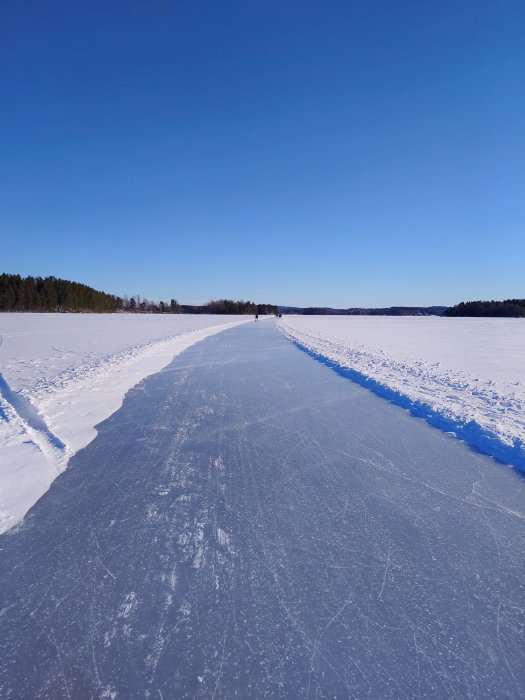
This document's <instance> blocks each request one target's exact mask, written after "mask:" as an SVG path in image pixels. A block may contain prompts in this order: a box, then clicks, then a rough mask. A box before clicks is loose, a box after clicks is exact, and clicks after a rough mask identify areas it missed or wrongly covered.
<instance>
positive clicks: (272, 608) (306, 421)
mask: <svg viewBox="0 0 525 700" xmlns="http://www.w3.org/2000/svg"><path fill="white" fill-rule="evenodd" d="M524 496H525V478H524V477H523V475H521V474H519V473H518V472H517V471H516V470H514V469H504V468H502V466H501V465H500V464H497V463H496V462H495V461H494V460H493V459H490V458H488V457H486V456H485V455H482V454H479V453H476V452H474V451H473V450H471V449H469V448H468V446H466V445H465V444H463V443H462V442H460V441H458V440H454V439H452V438H450V437H449V436H447V435H445V434H443V433H441V432H440V431H438V430H434V429H433V428H431V427H429V426H428V425H427V424H426V423H425V422H424V421H421V420H415V419H414V418H413V417H412V416H411V415H410V414H409V413H408V412H407V411H403V410H400V409H399V408H398V407H397V406H394V405H392V404H391V403H389V402H387V401H384V400H382V399H380V398H378V397H377V396H375V395H374V394H372V393H371V392H369V391H366V390H364V389H363V388H362V387H361V386H358V385H357V384H355V383H354V382H350V381H347V380H345V379H342V378H341V377H340V376H338V375H337V374H336V372H333V371H331V370H329V369H328V368H327V367H325V366H324V365H322V364H320V363H319V362H314V361H313V360H312V359H311V358H310V357H309V356H308V355H307V354H306V353H304V352H300V351H299V350H298V349H297V348H295V347H294V346H293V345H292V344H291V343H290V342H288V341H287V340H286V339H285V338H284V337H283V336H282V335H281V334H280V333H278V332H276V331H275V329H274V328H273V323H259V324H255V323H252V324H246V325H244V326H242V327H240V328H233V329H231V330H228V331H227V332H225V333H219V334H217V335H215V336H213V337H211V338H208V339H206V340H205V341H204V342H202V343H198V344H196V345H194V346H193V347H191V348H189V349H188V351H187V352H185V353H184V354H183V355H180V356H178V357H176V358H175V359H174V360H173V362H172V363H170V365H169V366H168V367H166V368H165V369H164V370H162V371H161V372H159V373H157V374H155V375H153V376H151V377H149V378H148V379H147V380H145V381H144V382H143V383H141V384H140V386H137V387H135V388H134V389H132V390H131V391H130V392H128V394H127V396H126V398H125V400H124V403H123V406H122V408H121V410H119V411H117V412H116V413H114V414H113V415H112V416H111V417H110V418H109V419H108V420H107V421H105V422H104V423H102V424H101V425H100V426H99V433H98V435H97V438H96V440H94V441H93V442H92V443H91V444H90V445H88V447H87V448H86V449H84V450H82V451H81V452H79V453H78V454H77V455H76V456H75V457H74V458H73V460H72V461H71V464H70V467H69V468H68V469H67V470H66V471H65V472H64V473H63V474H62V475H61V476H60V478H58V479H56V480H55V482H54V483H53V484H52V486H51V488H50V489H49V491H48V492H47V493H46V494H45V495H44V497H43V498H41V499H40V501H39V502H38V503H37V504H36V505H35V507H34V508H33V509H32V510H31V512H30V513H29V514H28V516H27V517H26V518H25V519H24V522H23V523H22V524H21V526H20V527H19V528H13V529H12V530H10V531H9V532H8V533H5V534H4V535H2V536H0V697H1V698H53V700H62V699H64V700H67V698H75V699H76V698H100V697H116V698H117V700H118V699H119V698H155V699H158V700H160V699H161V698H164V699H165V700H167V699H168V698H170V699H171V698H176V699H177V700H179V699H180V700H182V699H184V698H188V699H189V698H201V699H202V698H208V699H210V700H211V698H215V699H216V700H218V699H219V698H242V700H251V699H252V698H253V699H255V698H304V699H305V700H306V699H309V700H314V699H317V700H320V699H321V698H339V699H341V698H344V699H346V698H381V699H385V700H398V699H399V698H404V699H406V700H409V699H410V700H412V699H413V700H416V699H420V698H456V699H459V698H461V699H463V698H476V699H479V700H481V699H487V700H489V699H490V700H493V699H494V698H514V699H516V700H518V698H520V699H522V698H523V697H524V689H525V645H524V644H523V629H524V619H525V618H524V604H523V601H524V593H525V587H524V586H525V578H524V568H525V539H524V538H523V525H524V522H525V508H524V506H525V498H524Z"/></svg>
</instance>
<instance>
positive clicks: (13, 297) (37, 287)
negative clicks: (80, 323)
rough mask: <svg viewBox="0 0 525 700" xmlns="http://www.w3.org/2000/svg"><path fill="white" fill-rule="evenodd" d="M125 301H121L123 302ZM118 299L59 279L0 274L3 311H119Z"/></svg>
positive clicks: (1, 307) (0, 305)
mask: <svg viewBox="0 0 525 700" xmlns="http://www.w3.org/2000/svg"><path fill="white" fill-rule="evenodd" d="M120 302H122V300H120ZM118 303H119V300H118V298H117V297H114V296H112V295H111V294H105V293H104V292H98V291H97V290H96V289H92V288H91V287H88V286H87V285H85V284H79V283H78V282H69V281H68V280H61V279H57V278H56V277H45V278H42V277H20V275H8V274H5V273H3V274H2V275H0V311H96V312H98V313H104V312H108V311H116V310H117V308H118Z"/></svg>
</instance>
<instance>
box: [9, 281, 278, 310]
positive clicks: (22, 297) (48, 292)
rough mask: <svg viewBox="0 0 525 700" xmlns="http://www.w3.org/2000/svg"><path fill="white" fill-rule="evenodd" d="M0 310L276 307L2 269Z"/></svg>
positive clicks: (274, 308) (236, 308)
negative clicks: (152, 296)
mask: <svg viewBox="0 0 525 700" xmlns="http://www.w3.org/2000/svg"><path fill="white" fill-rule="evenodd" d="M0 311H36V312H46V311H47V312H60V311H62V312H66V311H68V312H69V311H72V312H96V313H111V312H113V313H114V312H118V311H123V312H129V313H149V314H151V313H157V314H158V313H161V314H162V313H170V314H180V313H183V314H184V313H186V314H256V313H258V314H260V315H265V314H276V313H277V307H276V306H274V305H272V304H255V303H254V302H252V301H243V300H241V301H233V300H231V299H219V300H216V301H210V302H208V303H207V304H203V305H201V306H191V305H188V304H179V302H178V301H177V300H176V299H171V300H170V301H169V302H165V301H159V302H158V303H157V302H155V301H150V300H149V299H146V298H144V297H140V296H139V295H136V296H132V297H128V296H122V297H119V296H114V295H112V294H106V293H105V292H99V291H97V290H96V289H93V288H92V287H88V286H87V285H85V284H79V283H78V282H70V281H68V280H62V279H58V278H56V277H45V278H42V277H21V276H20V275H9V274H6V273H3V274H1V275H0Z"/></svg>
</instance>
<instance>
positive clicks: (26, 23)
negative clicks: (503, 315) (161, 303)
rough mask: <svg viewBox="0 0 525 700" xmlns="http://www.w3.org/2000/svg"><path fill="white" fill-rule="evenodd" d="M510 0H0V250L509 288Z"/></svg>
mask: <svg viewBox="0 0 525 700" xmlns="http://www.w3.org/2000/svg"><path fill="white" fill-rule="evenodd" d="M524 73H525V4H524V3H523V2H522V1H521V0H519V2H518V1H514V0H506V1H505V2H494V1H493V0H490V1H488V0H472V1H466V0H454V1H449V0H440V1H439V2H434V1H432V0H429V1H428V2H415V1H411V2H407V1H404V0H399V2H391V0H388V1H387V0H384V1H380V0H375V1H374V0H362V1H359V2H352V1H351V0H345V1H343V2H332V1H331V0H324V1H323V2H312V1H311V0H300V1H299V0H297V1H296V2H288V1H287V0H279V1H277V0H276V1H273V0H264V1H259V0H254V1H250V2H246V0H239V1H238V2H237V1H225V2H204V1H199V0H189V1H188V2H186V1H184V2H182V1H181V2H179V1H175V2H168V1H167V0H158V1H156V2H146V1H145V0H127V1H126V2H112V1H111V0H104V1H103V2H102V1H99V0H92V1H90V2H84V3H72V2H69V0H68V1H67V2H66V1H64V2H58V1H51V2H45V3H43V2H41V0H38V1H36V2H35V1H33V0H28V1H27V2H23V3H20V2H18V3H16V2H15V3H10V4H7V3H3V4H2V8H1V9H0V95H1V105H2V106H1V109H0V139H1V149H0V151H1V157H0V238H1V248H0V268H1V271H6V272H13V273H14V272H16V273H20V274H22V275H27V274H32V275H42V276H45V275H51V274H53V275H55V276H57V277H64V278H66V279H73V280H76V281H81V282H84V283H87V284H90V285H93V286H95V287H96V288H99V289H103V290H105V291H109V292H112V293H117V294H129V295H131V294H137V293H138V294H141V295H144V296H146V297H148V298H152V299H157V300H158V299H161V298H164V299H168V298H171V297H172V296H175V297H177V298H178V299H179V301H182V302H194V303H196V302H202V301H206V300H208V299H210V298H218V297H224V296H226V297H234V298H244V299H255V300H257V301H260V302H262V301H265V302H273V303H280V304H297V305H310V304H313V305H332V306H341V307H347V306H361V305H363V306H382V305H390V304H393V305H395V304H441V303H442V304H449V303H450V304H452V303H455V302H457V301H460V300H466V299H477V298H504V297H512V296H519V297H523V296H524V295H525V285H524V280H525V275H524V272H523V267H524V264H523V261H524V260H525V90H524V88H523V74H524Z"/></svg>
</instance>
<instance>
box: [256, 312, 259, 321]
mask: <svg viewBox="0 0 525 700" xmlns="http://www.w3.org/2000/svg"><path fill="white" fill-rule="evenodd" d="M258 320H259V314H255V323H257V321H258Z"/></svg>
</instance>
